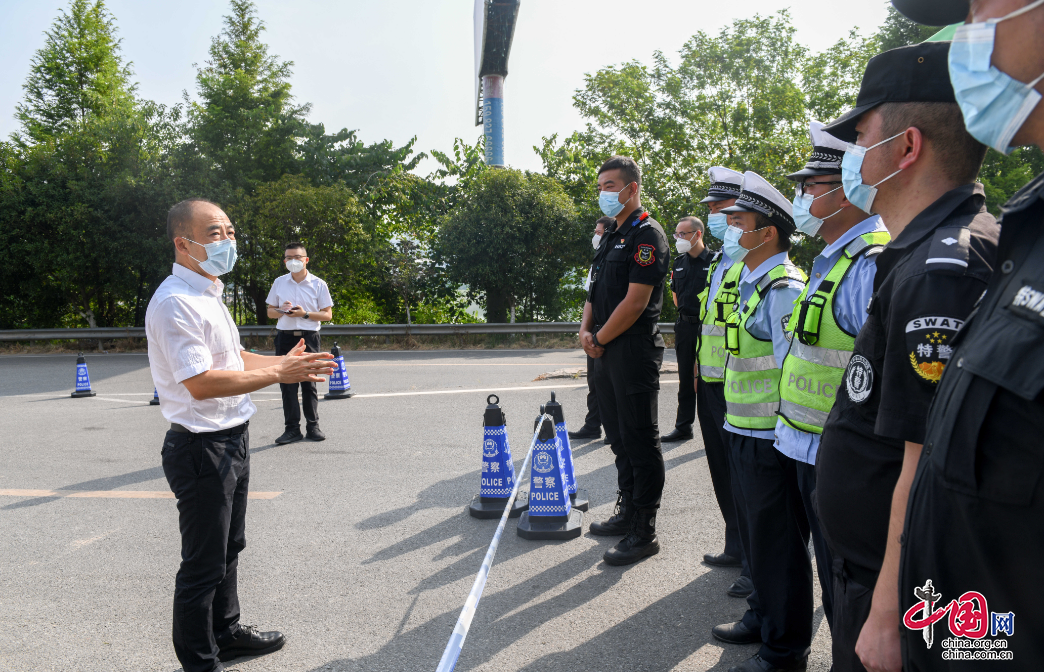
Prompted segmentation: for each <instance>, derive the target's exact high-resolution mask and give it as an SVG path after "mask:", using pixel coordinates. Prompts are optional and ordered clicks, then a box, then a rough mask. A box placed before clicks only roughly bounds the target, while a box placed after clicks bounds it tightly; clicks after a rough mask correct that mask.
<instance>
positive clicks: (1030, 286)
mask: <svg viewBox="0 0 1045 672" xmlns="http://www.w3.org/2000/svg"><path fill="white" fill-rule="evenodd" d="M893 4H894V5H895V6H896V8H897V9H898V10H900V12H902V13H904V14H906V15H907V16H908V18H910V19H913V20H915V21H919V22H922V23H929V24H931V25H938V24H945V23H946V24H949V23H954V22H959V21H962V20H965V21H966V22H967V24H969V25H965V26H961V27H959V28H958V30H957V31H956V33H955V35H954V39H953V41H952V42H951V51H950V54H949V57H950V67H949V70H950V82H951V85H952V87H953V89H954V95H955V98H956V99H957V101H958V105H959V106H960V107H961V108H962V111H963V113H964V122H965V128H966V130H968V131H969V133H970V134H971V135H972V136H973V137H975V138H976V139H977V140H979V141H980V142H982V143H984V144H986V145H988V146H990V147H991V148H993V149H995V150H997V151H1000V152H1005V153H1008V152H1009V151H1011V150H1012V148H1013V147H1018V146H1021V145H1036V146H1037V147H1038V148H1043V146H1045V143H1043V130H1042V102H1041V90H1042V82H1041V73H1042V65H1043V64H1042V53H1043V49H1042V42H1043V39H1042V32H1043V31H1042V24H1043V17H1042V2H1041V0H1038V1H1037V2H1028V1H1027V0H1022V1H1021V0H1008V1H1005V0H992V1H985V0H980V1H978V2H972V3H970V2H969V1H968V0H950V1H946V0H944V1H940V0H937V1H936V2H924V1H920V0H907V1H906V2H903V1H900V0H894V2H893ZM974 36H978V37H979V39H978V40H977V42H978V43H979V44H981V45H983V46H982V49H983V51H982V52H980V57H979V58H978V59H975V61H974V60H973V56H974V54H975V53H976V51H977V50H978V49H979V48H977V49H974V48H973V47H974V44H973V43H972V40H973V37H974ZM989 38H993V39H989ZM1028 82H1029V84H1025V83H1028ZM974 84H975V85H977V86H976V88H974ZM981 84H982V85H984V86H983V88H980V87H979V85H981ZM1032 85H1033V86H1032ZM1028 101H1029V102H1028ZM1035 101H1036V103H1035ZM1043 216H1045V214H1043V211H1042V175H1041V174H1039V175H1038V176H1037V177H1035V178H1034V179H1033V180H1031V181H1030V182H1029V183H1027V184H1026V185H1025V186H1024V187H1023V188H1022V189H1020V190H1019V191H1018V192H1017V193H1016V194H1015V195H1014V196H1013V197H1012V198H1011V199H1009V202H1008V203H1006V204H1005V206H1004V207H1003V208H1002V218H1001V221H1000V224H1001V238H1000V239H999V241H998V253H997V258H996V260H995V263H994V270H993V272H992V273H991V276H990V278H989V280H988V283H987V292H986V294H984V296H983V298H982V299H981V300H980V301H979V306H978V307H977V308H976V310H975V312H974V313H973V315H971V316H970V317H969V319H968V321H967V322H966V323H965V325H964V327H963V329H962V331H961V333H960V334H958V337H957V338H956V339H955V342H954V343H952V344H951V347H953V348H954V351H953V353H952V354H951V358H950V362H951V363H950V364H949V365H948V366H947V367H946V368H945V369H944V372H943V376H942V377H941V378H940V382H939V383H938V385H937V386H938V388H939V389H937V391H936V397H935V399H934V401H933V405H932V407H931V408H930V411H929V419H928V423H927V426H926V428H925V448H924V450H923V451H922V454H921V459H920V461H919V463H918V471H917V473H916V475H915V477H914V482H913V483H912V485H911V491H910V497H909V503H908V508H907V518H906V521H905V525H904V536H903V539H904V544H903V548H902V551H901V555H900V583H899V595H900V604H899V607H900V609H899V618H901V619H903V617H904V615H905V613H907V612H908V610H910V609H913V608H914V607H915V605H916V604H917V603H918V602H920V601H921V600H922V598H921V597H918V596H916V594H915V590H919V589H922V588H929V587H930V583H929V582H931V588H932V589H931V590H929V591H927V592H922V593H921V595H922V596H923V597H930V596H931V597H936V598H937V600H938V602H937V604H936V607H937V608H939V607H945V606H946V605H948V604H950V603H951V601H952V600H961V599H962V596H963V594H964V593H966V592H967V591H975V592H977V593H979V594H981V595H982V596H983V599H984V601H985V604H983V605H982V612H981V613H980V614H979V615H980V616H981V617H982V618H983V619H984V620H983V621H982V625H980V624H979V623H977V622H975V621H974V619H972V618H970V619H969V621H970V622H969V625H980V627H981V628H982V632H983V633H984V634H985V635H986V637H984V638H983V639H984V640H988V641H989V640H990V639H992V638H994V637H997V638H998V639H1002V640H1003V641H1005V643H1006V644H1007V651H1008V652H1011V655H1012V656H1013V659H1014V660H1024V661H1033V660H1039V659H1040V656H1041V632H1042V627H1043V625H1042V611H1041V595H1042V590H1043V587H1042V573H1041V571H1040V568H1037V567H1036V566H1035V565H1036V562H1035V561H1032V560H1031V559H1030V558H1029V557H1028V554H1031V555H1032V556H1033V554H1034V552H1035V550H1036V549H1040V548H1041V547H1042V440H1041V437H1042V435H1043V434H1045V427H1043V423H1042V418H1043V417H1045V410H1043V406H1042V387H1043V376H1042V366H1043V362H1042V352H1043V350H1045V343H1043V341H1045V339H1043V330H1045V328H1043V314H1045V313H1043V308H1045V305H1043V298H1045V296H1043V291H1045V290H1043V287H1045V278H1043V273H1042V269H1043V268H1045V260H1043V259H1042V248H1043V246H1045V241H1043V240H1042V219H1043ZM933 591H935V594H933ZM930 594H931V595H930ZM921 606H924V604H923V605H921ZM959 606H961V607H967V606H970V605H968V604H967V603H966V604H962V605H959ZM976 606H979V605H976ZM930 607H932V605H930ZM953 608H957V607H952V609H953ZM933 610H934V609H932V608H930V613H931V612H932V611H933ZM920 611H921V610H920V609H919V610H916V612H915V613H916V615H918V616H920V615H921V613H920ZM953 615H954V614H953V612H952V614H951V616H953ZM971 615H972V614H970V616H971ZM949 622H950V621H949V618H944V619H942V620H940V621H939V622H938V623H937V624H936V625H935V628H936V636H937V638H938V639H942V638H944V637H948V636H950V635H951V633H950V632H948V627H949ZM903 623H904V625H903V626H902V627H901V632H902V637H901V640H902V642H901V643H902V656H903V667H904V668H905V669H911V670H914V669H918V670H933V669H943V668H945V667H948V668H949V667H952V666H953V667H957V665H970V664H971V663H967V662H964V661H963V662H961V663H957V665H956V664H954V663H951V662H950V661H947V660H944V659H943V657H942V656H941V655H940V654H941V649H940V646H939V645H937V646H935V647H932V648H929V646H928V644H930V643H931V642H932V641H933V640H932V632H933V626H932V625H929V626H923V627H922V628H921V629H918V628H917V626H918V624H916V623H911V624H910V625H908V624H907V620H906V619H904V620H903ZM972 629H973V628H970V630H972ZM974 636H975V635H974ZM981 641H983V640H981ZM893 655H894V657H893V658H892V659H893V660H895V651H894V652H893ZM985 664H986V665H998V663H994V662H993V661H992V662H987V663H985ZM1005 664H1006V663H1000V665H999V666H1001V665H1005ZM1024 664H1026V665H1033V663H1032V662H1028V663H1024Z"/></svg>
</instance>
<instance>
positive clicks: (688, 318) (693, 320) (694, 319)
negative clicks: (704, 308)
mask: <svg viewBox="0 0 1045 672" xmlns="http://www.w3.org/2000/svg"><path fill="white" fill-rule="evenodd" d="M679 319H680V320H681V321H683V322H689V323H690V324H700V317H699V316H698V315H681V314H680V315H679Z"/></svg>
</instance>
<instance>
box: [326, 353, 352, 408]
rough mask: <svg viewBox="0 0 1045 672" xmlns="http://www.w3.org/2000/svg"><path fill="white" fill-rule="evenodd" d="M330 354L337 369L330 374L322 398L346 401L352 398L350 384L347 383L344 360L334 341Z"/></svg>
mask: <svg viewBox="0 0 1045 672" xmlns="http://www.w3.org/2000/svg"><path fill="white" fill-rule="evenodd" d="M330 354H332V355H334V363H335V364H336V365H337V367H336V368H335V369H334V373H332V374H330V380H328V381H327V393H326V394H324V395H323V398H324V399H348V398H349V397H351V396H352V392H351V390H352V384H351V383H349V382H348V371H346V370H345V358H344V356H342V354H341V348H339V347H337V341H334V347H332V348H331V349H330Z"/></svg>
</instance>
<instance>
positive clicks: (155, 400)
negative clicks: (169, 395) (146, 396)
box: [149, 387, 160, 406]
mask: <svg viewBox="0 0 1045 672" xmlns="http://www.w3.org/2000/svg"><path fill="white" fill-rule="evenodd" d="M159 405H160V393H159V392H157V391H156V388H155V387H154V388H152V399H150V400H149V406H159Z"/></svg>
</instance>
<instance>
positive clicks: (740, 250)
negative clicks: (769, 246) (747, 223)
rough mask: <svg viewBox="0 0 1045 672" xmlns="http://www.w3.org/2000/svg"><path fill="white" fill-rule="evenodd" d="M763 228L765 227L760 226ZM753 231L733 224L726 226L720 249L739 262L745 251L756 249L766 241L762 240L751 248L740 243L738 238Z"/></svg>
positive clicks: (744, 255) (742, 258)
mask: <svg viewBox="0 0 1045 672" xmlns="http://www.w3.org/2000/svg"><path fill="white" fill-rule="evenodd" d="M762 228H765V227H762ZM761 230H762V229H755V231H761ZM755 231H750V232H748V231H744V230H742V229H740V228H738V227H735V226H727V227H726V233H725V237H724V238H723V239H722V251H723V252H725V253H726V254H728V255H729V258H730V259H732V260H733V261H734V262H736V263H738V264H739V263H740V262H741V261H743V260H744V257H746V256H747V253H748V252H750V251H751V250H757V249H758V248H760V247H762V246H763V245H765V244H766V241H764V240H763V241H762V242H761V243H759V244H758V245H755V246H754V247H752V248H751V250H749V249H747V248H746V247H744V246H743V245H741V244H740V238H741V237H742V236H743V235H744V234H745V233H754V232H755Z"/></svg>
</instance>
